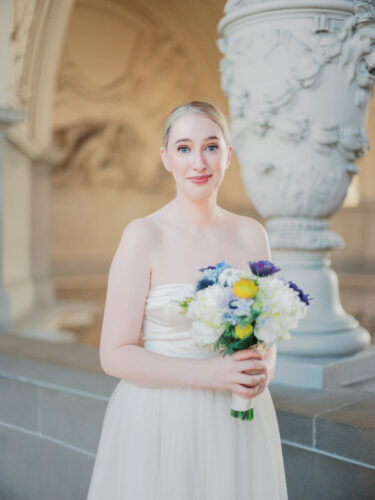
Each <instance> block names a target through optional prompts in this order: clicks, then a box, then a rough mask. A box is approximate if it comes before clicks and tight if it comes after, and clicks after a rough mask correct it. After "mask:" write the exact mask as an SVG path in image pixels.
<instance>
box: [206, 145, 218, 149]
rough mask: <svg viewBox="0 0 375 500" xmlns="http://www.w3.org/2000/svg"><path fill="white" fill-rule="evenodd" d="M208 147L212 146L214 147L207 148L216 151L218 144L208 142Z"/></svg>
mask: <svg viewBox="0 0 375 500" xmlns="http://www.w3.org/2000/svg"><path fill="white" fill-rule="evenodd" d="M208 148H214V149H209V151H216V149H218V148H219V146H218V145H217V144H209V145H208V146H207V149H208Z"/></svg>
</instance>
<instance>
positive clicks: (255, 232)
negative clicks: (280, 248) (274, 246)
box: [227, 212, 271, 260]
mask: <svg viewBox="0 0 375 500" xmlns="http://www.w3.org/2000/svg"><path fill="white" fill-rule="evenodd" d="M227 216H228V217H231V218H232V221H231V222H232V225H234V226H235V227H236V231H237V235H238V238H239V240H240V241H241V242H242V245H243V246H244V248H246V249H248V251H249V252H250V251H251V253H252V255H254V256H257V257H256V258H257V259H259V260H261V259H267V260H271V249H270V245H269V239H268V233H267V231H266V228H265V227H264V226H263V224H262V223H261V222H259V221H258V220H256V219H254V218H253V217H247V216H245V215H239V214H235V213H233V212H227Z"/></svg>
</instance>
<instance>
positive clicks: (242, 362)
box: [99, 219, 266, 397]
mask: <svg viewBox="0 0 375 500" xmlns="http://www.w3.org/2000/svg"><path fill="white" fill-rule="evenodd" d="M155 237H157V235H154V234H152V231H151V230H150V228H148V227H147V224H146V223H145V221H144V220H142V219H135V220H134V221H132V222H131V223H130V224H128V226H127V227H126V228H125V230H124V232H123V234H122V237H121V241H120V244H119V246H118V248H117V250H116V253H115V256H114V258H113V260H112V263H111V267H110V271H109V276H108V286H107V297H106V303H105V309H104V318H103V327H102V335H101V340H100V347H99V353H100V363H101V366H102V368H103V370H104V372H106V373H108V374H109V375H112V376H114V377H118V378H122V379H126V380H128V381H129V382H131V383H134V384H136V385H140V386H145V387H201V388H214V389H228V390H233V391H234V392H236V393H237V394H239V395H240V396H241V395H242V396H244V397H252V396H254V395H255V394H256V390H255V389H254V387H255V386H256V385H257V384H259V383H260V381H262V380H264V379H265V378H266V366H265V363H264V361H263V360H261V356H260V354H258V353H255V352H251V351H250V350H248V351H247V352H243V353H242V354H241V357H240V358H237V356H236V355H233V356H226V357H225V358H223V357H222V355H221V354H219V353H216V354H215V355H213V356H212V357H209V358H206V359H190V358H179V357H175V356H165V355H162V354H158V353H154V352H151V351H148V350H146V349H145V348H144V347H142V346H140V345H139V335H140V331H141V329H142V321H143V315H144V307H145V302H146V298H147V295H148V289H149V284H150V271H151V259H150V249H151V248H152V246H153V245H154V244H155V239H154V238H155ZM248 358H252V359H248Z"/></svg>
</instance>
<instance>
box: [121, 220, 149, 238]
mask: <svg viewBox="0 0 375 500" xmlns="http://www.w3.org/2000/svg"><path fill="white" fill-rule="evenodd" d="M156 234H157V225H156V224H155V222H154V221H153V219H152V218H150V217H149V216H145V217H136V218H135V219H132V220H131V221H130V222H129V223H128V224H127V225H126V226H125V228H124V229H123V232H122V239H126V240H128V241H130V240H131V241H134V242H142V243H150V242H151V241H152V239H153V238H154V237H155V235H156Z"/></svg>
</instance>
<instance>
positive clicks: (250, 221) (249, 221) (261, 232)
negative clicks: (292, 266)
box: [238, 215, 268, 239]
mask: <svg viewBox="0 0 375 500" xmlns="http://www.w3.org/2000/svg"><path fill="white" fill-rule="evenodd" d="M238 217H239V220H238V227H239V228H240V229H241V230H242V229H245V230H246V232H245V234H249V233H250V235H251V236H254V235H256V236H257V237H259V238H266V239H268V234H267V231H266V228H265V227H264V226H263V224H262V223H260V222H259V221H258V220H256V219H254V218H253V217H247V216H245V215H239V216H238Z"/></svg>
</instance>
